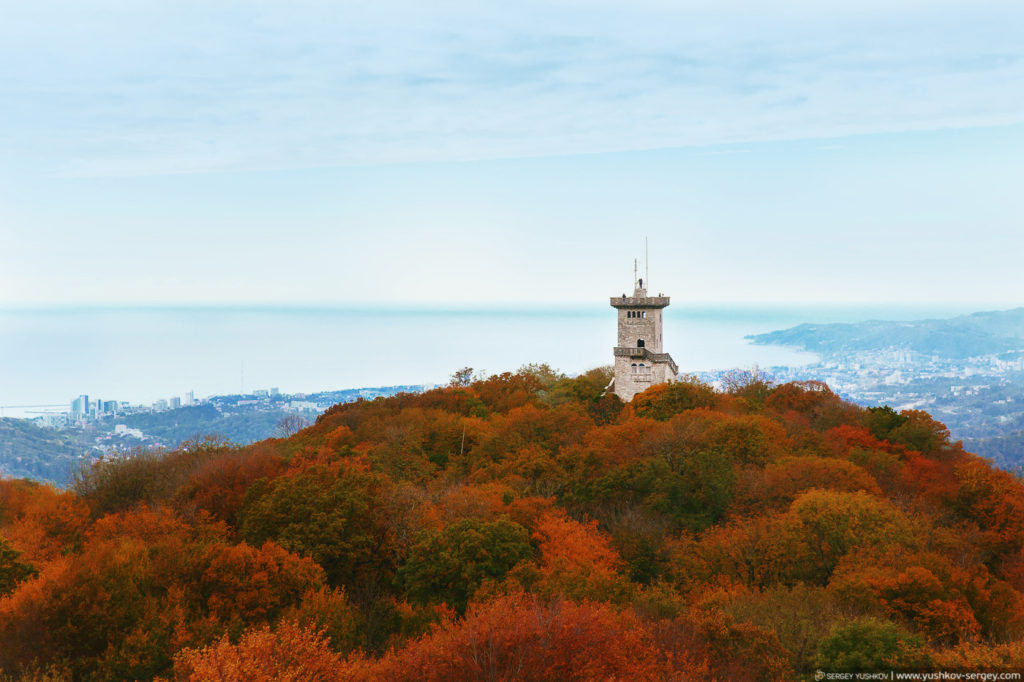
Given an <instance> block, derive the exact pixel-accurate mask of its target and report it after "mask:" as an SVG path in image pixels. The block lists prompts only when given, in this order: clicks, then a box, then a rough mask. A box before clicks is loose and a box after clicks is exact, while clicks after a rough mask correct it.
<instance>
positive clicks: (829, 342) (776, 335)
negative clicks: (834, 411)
mask: <svg viewBox="0 0 1024 682" xmlns="http://www.w3.org/2000/svg"><path fill="white" fill-rule="evenodd" d="M747 338H748V339H750V340H752V341H753V342H754V343H757V344H761V345H781V346H790V347H793V348H799V349H801V350H807V351H811V352H813V353H819V354H821V355H825V356H829V355H837V354H840V353H843V352H850V351H869V350H879V349H885V348H896V349H901V350H907V351H913V352H916V353H921V354H922V355H937V356H939V357H942V358H949V359H961V358H968V357H974V356H978V355H994V354H1001V353H1015V352H1022V351H1024V307H1022V308H1014V309H1013V310H1003V311H994V312H981V313H972V314H970V315H960V316H959V317H953V318H949V319H944V320H919V321H908V322H891V321H882V320H871V321H867V322H857V323H851V324H846V323H835V324H801V325H798V326H796V327H791V328H789V329H783V330H779V331H773V332H768V333H765V334H753V335H750V336H747Z"/></svg>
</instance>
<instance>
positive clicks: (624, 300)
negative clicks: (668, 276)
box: [609, 278, 679, 403]
mask: <svg viewBox="0 0 1024 682" xmlns="http://www.w3.org/2000/svg"><path fill="white" fill-rule="evenodd" d="M633 284H634V289H633V295H632V296H626V294H622V296H621V297H618V298H616V297H614V296H613V297H612V298H611V306H612V307H613V308H615V309H616V310H618V311H619V332H618V345H616V346H615V348H614V350H613V354H614V358H615V378H614V379H612V384H611V386H609V388H611V389H612V390H614V391H615V395H617V396H619V397H620V398H622V400H623V401H625V402H627V403H628V402H629V401H631V400H632V399H633V396H635V395H636V394H637V393H642V392H643V391H645V390H647V389H648V388H649V387H651V386H653V385H654V384H663V383H665V382H667V381H675V379H676V375H677V374H678V373H679V368H678V367H677V366H676V363H675V362H673V360H672V356H671V355H669V354H668V353H663V352H662V338H661V329H662V324H661V311H662V310H664V309H665V308H666V307H668V305H669V297H668V296H663V295H661V294H658V295H657V296H648V295H647V289H646V288H645V287H644V280H643V279H642V278H641V279H639V280H636V281H635V282H634V283H633Z"/></svg>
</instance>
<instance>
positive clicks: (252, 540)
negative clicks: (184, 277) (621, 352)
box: [0, 366, 1024, 680]
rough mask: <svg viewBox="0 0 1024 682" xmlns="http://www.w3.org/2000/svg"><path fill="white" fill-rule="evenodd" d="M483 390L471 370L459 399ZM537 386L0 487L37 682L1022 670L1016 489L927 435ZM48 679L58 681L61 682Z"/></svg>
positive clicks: (859, 417) (13, 650)
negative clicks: (69, 479)
mask: <svg viewBox="0 0 1024 682" xmlns="http://www.w3.org/2000/svg"><path fill="white" fill-rule="evenodd" d="M468 375H469V374H468V373H459V374H457V376H460V377H465V376H468ZM608 378H609V376H608V372H607V370H594V371H592V372H589V373H587V374H585V375H582V376H580V377H575V378H568V377H564V376H562V375H559V374H558V373H556V372H552V371H551V370H550V369H548V368H546V367H544V366H540V367H537V366H533V367H528V368H524V369H523V370H521V371H520V372H518V373H514V374H513V373H506V374H502V375H497V376H492V377H490V378H488V379H485V380H481V381H476V382H472V383H470V382H465V381H456V382H454V383H453V385H451V386H449V387H446V388H440V389H435V390H431V391H426V392H424V393H421V394H415V395H414V394H401V395H397V396H394V397H391V398H386V399H378V400H373V401H359V402H354V403H348V404H344V405H338V406H336V407H334V408H331V409H330V410H328V411H327V412H326V413H324V414H323V415H321V416H320V418H319V419H318V420H317V422H316V423H315V424H314V425H312V426H310V427H309V428H307V429H304V430H303V431H301V432H299V433H297V434H296V435H294V436H292V437H290V438H287V439H271V440H267V441H263V442H260V443H256V444H254V445H250V446H245V447H231V446H225V445H222V444H220V443H218V442H216V441H205V442H204V441H194V442H191V443H189V444H187V445H186V446H184V447H183V448H182V449H181V450H179V451H176V452H173V453H170V454H165V455H160V456H157V455H153V456H141V457H136V458H133V459H126V460H122V461H107V462H100V463H97V464H96V465H95V466H94V467H93V468H92V469H90V470H89V471H88V472H86V473H85V474H84V475H83V476H82V477H81V478H80V480H79V481H78V482H77V484H76V486H75V487H74V489H73V490H72V491H68V492H62V491H58V490H56V489H53V488H50V487H46V486H43V485H40V484H36V483H31V482H27V481H0V536H2V538H3V539H2V546H0V594H3V595H5V596H2V597H0V666H2V669H3V670H4V671H5V672H6V673H7V674H8V675H10V676H14V677H17V676H24V677H25V678H26V679H90V680H92V679H95V680H100V679H153V678H154V677H162V678H165V679H173V680H242V679H245V680H271V679H281V678H282V677H287V676H289V675H290V676H292V677H293V678H296V679H322V680H421V679H424V680H456V679H494V680H513V679H531V680H566V679H588V680H589V679H626V678H632V679H643V680H682V679H686V680H689V679H698V680H723V679H729V680H788V679H794V678H804V679H812V677H813V674H814V671H815V670H816V669H818V668H821V669H824V670H841V671H880V670H891V669H912V670H925V669H928V670H931V669H943V670H952V669H969V668H982V669H985V670H1020V669H1022V668H1024V639H1022V638H1024V554H1022V548H1024V485H1022V483H1021V482H1020V481H1019V480H1017V479H1016V478H1014V477H1013V476H1011V475H1010V474H1008V473H1006V472H1002V471H998V470H995V469H993V468H991V467H990V466H989V464H988V463H987V462H986V461H985V460H982V459H980V458H978V457H975V456H974V455H971V454H969V453H967V452H964V450H963V448H962V447H961V446H960V444H959V443H953V442H950V439H949V434H948V431H947V430H946V429H945V427H944V426H943V425H942V424H940V423H937V422H935V421H934V420H933V419H931V418H930V417H929V416H928V415H927V414H925V413H923V412H917V411H905V412H903V413H897V412H895V411H893V410H890V409H887V408H873V409H863V408H860V407H857V406H855V405H852V404H849V403H845V402H844V401H842V400H841V399H839V398H838V397H837V396H835V395H834V394H833V393H831V392H830V391H829V390H828V389H827V387H825V386H824V385H823V384H818V383H813V382H808V383H804V384H783V385H780V386H772V385H770V384H769V383H767V382H765V381H764V380H763V379H762V378H761V377H758V376H756V375H755V376H746V377H743V376H737V377H736V378H735V380H733V381H729V382H727V383H726V385H727V386H728V387H729V390H728V391H726V392H716V391H715V390H713V389H712V388H711V387H709V386H707V385H704V384H701V383H699V382H697V381H695V380H687V381H682V382H679V383H675V384H664V385H660V386H655V387H652V388H651V389H649V390H648V391H646V392H645V393H643V394H641V395H639V396H638V397H637V398H636V399H635V400H634V401H633V402H632V403H631V404H629V405H624V404H622V403H621V402H620V401H619V400H618V399H617V398H616V397H614V396H605V395H603V387H604V386H605V385H607V382H608ZM44 675H45V676H46V677H44Z"/></svg>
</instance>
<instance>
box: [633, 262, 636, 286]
mask: <svg viewBox="0 0 1024 682" xmlns="http://www.w3.org/2000/svg"><path fill="white" fill-rule="evenodd" d="M633 288H634V289H636V258H634V259H633Z"/></svg>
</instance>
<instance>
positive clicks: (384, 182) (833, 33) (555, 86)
mask: <svg viewBox="0 0 1024 682" xmlns="http://www.w3.org/2000/svg"><path fill="white" fill-rule="evenodd" d="M854 4H855V5H856V7H851V5H854ZM1022 35H1024V5H1022V4H1021V3H1019V2H986V1H985V0H974V1H972V2H942V1H934V0H933V1H931V2H918V1H916V0H915V1H908V0H903V1H902V2H901V1H900V0H890V1H888V2H880V1H876V0H867V1H866V2H858V3H832V2H804V1H802V0H796V1H793V0H790V1H789V2H785V3H766V2H741V1H739V0H733V1H725V2H723V1H721V0H719V1H716V2H710V1H708V2H657V1H653V0H648V1H644V0H640V1H639V2H638V1H631V2H628V3H623V2H605V1H603V0H590V1H588V2H573V1H568V0H554V1H549V2H529V1H527V2H519V3H496V2H494V3H486V2H434V3H414V2H388V1H387V0H384V1H376V2H373V3H359V4H355V3H344V2H326V1H324V2H315V1H306V2H301V1H300V2H287V3H286V2H258V1H253V0H247V1H245V2H223V1H218V0H205V1H202V2H193V1H188V0H179V1H176V2H154V1H146V0H132V1H128V0H118V1H114V0H110V1H107V2H103V1H89V0H75V1H74V2H51V1H47V0H38V1H35V2H33V3H25V2H10V1H9V0H0V305H31V304H37V303H89V302H131V303H139V302H202V303H207V302H246V301H248V302H255V301H273V302H290V301H294V302H351V301H370V302H374V301H381V302H395V301H400V302H426V301H455V302H458V301H529V302H539V301H584V300H593V299H595V298H598V299H600V298H603V297H604V296H607V295H611V294H615V293H620V292H621V291H622V290H623V289H624V288H626V287H628V285H629V283H630V276H631V272H630V270H631V262H632V257H633V256H634V255H636V254H637V253H639V251H640V249H641V245H642V238H643V236H644V235H649V237H650V240H651V246H652V249H651V268H652V272H651V275H652V280H653V286H654V288H655V289H658V290H664V291H665V292H666V293H670V294H672V295H673V296H674V297H676V300H683V301H686V300H690V301H791V302H800V301H816V302H849V301H936V302H943V301H950V302H979V303H992V304H1017V303H1020V302H1021V301H1024V277H1022V276H1021V274H1020V269H1021V254H1022V253H1024V221H1022V217H1024V198H1022V196H1021V195H1022V194H1024V192H1022V191H1021V189H1020V185H1021V178H1022V177H1024V41H1022V40H1021V36H1022Z"/></svg>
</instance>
